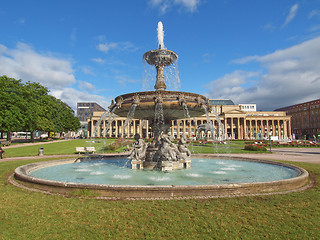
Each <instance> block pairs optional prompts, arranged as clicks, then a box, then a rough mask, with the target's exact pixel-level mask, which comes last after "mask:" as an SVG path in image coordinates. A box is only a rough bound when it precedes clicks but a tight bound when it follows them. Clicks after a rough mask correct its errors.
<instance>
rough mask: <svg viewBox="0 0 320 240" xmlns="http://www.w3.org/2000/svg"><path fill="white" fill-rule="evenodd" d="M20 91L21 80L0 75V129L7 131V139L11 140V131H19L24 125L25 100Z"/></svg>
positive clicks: (21, 90) (21, 89)
mask: <svg viewBox="0 0 320 240" xmlns="http://www.w3.org/2000/svg"><path fill="white" fill-rule="evenodd" d="M22 92H23V85H22V83H21V80H16V79H14V78H9V77H7V76H1V77H0V130H1V131H2V132H7V133H8V134H7V140H11V132H13V131H20V130H21V129H23V127H24V125H25V121H26V119H25V114H24V108H25V105H26V101H25V99H24V98H23V95H22Z"/></svg>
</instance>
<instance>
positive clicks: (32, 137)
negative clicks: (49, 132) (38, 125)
mask: <svg viewBox="0 0 320 240" xmlns="http://www.w3.org/2000/svg"><path fill="white" fill-rule="evenodd" d="M31 142H34V134H33V131H31Z"/></svg>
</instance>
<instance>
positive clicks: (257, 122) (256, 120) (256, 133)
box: [254, 119, 258, 139]
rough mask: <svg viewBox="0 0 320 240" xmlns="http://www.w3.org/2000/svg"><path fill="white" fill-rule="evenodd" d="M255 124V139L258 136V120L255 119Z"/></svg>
mask: <svg viewBox="0 0 320 240" xmlns="http://www.w3.org/2000/svg"><path fill="white" fill-rule="evenodd" d="M255 122H256V126H255V127H256V135H255V136H254V138H255V139H257V135H258V120H257V119H256V120H255Z"/></svg>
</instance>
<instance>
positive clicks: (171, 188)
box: [15, 157, 308, 198]
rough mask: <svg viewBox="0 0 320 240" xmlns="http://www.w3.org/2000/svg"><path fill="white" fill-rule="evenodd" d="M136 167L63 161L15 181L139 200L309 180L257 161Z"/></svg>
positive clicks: (281, 187)
mask: <svg viewBox="0 0 320 240" xmlns="http://www.w3.org/2000/svg"><path fill="white" fill-rule="evenodd" d="M87 160H88V159H87ZM130 167H131V166H130V161H128V159H127V158H125V157H102V158H101V159H99V160H97V158H96V157H95V158H93V159H91V160H88V161H81V162H73V161H71V160H59V161H50V162H40V163H33V164H28V165H24V166H21V167H19V168H17V169H16V170H15V177H16V178H17V179H19V180H23V181H27V182H29V183H30V182H31V183H33V187H35V188H40V189H45V190H48V191H54V192H56V191H58V192H60V193H65V191H70V190H74V189H77V188H87V189H91V191H93V192H95V193H97V194H98V195H99V196H108V197H139V198H141V197H142V198H143V197H160V198H167V197H179V196H226V195H234V194H236V195H242V194H253V193H254V194H256V193H266V192H279V191H288V190H293V189H297V188H301V187H302V186H304V185H305V184H306V183H307V181H308V173H307V172H306V171H305V170H304V169H301V168H298V167H295V166H291V165H285V164H282V163H278V162H270V161H261V160H253V159H245V160H244V159H236V158H234V159H225V158H206V157H198V158H193V159H192V167H191V168H189V169H182V170H177V171H172V172H168V173H166V172H161V171H147V170H145V171H141V170H133V169H131V168H130ZM57 187H58V188H57Z"/></svg>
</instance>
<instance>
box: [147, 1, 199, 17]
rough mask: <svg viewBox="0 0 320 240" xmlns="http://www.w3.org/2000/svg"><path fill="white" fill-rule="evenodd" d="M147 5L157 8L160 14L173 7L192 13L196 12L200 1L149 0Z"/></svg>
mask: <svg viewBox="0 0 320 240" xmlns="http://www.w3.org/2000/svg"><path fill="white" fill-rule="evenodd" d="M149 4H150V5H151V6H152V7H154V8H158V9H159V10H160V12H161V13H162V14H164V13H166V12H167V11H168V10H169V9H171V8H173V7H175V6H180V7H183V8H184V9H186V10H187V11H190V12H194V11H196V10H197V7H198V6H199V4H200V0H149Z"/></svg>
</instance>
